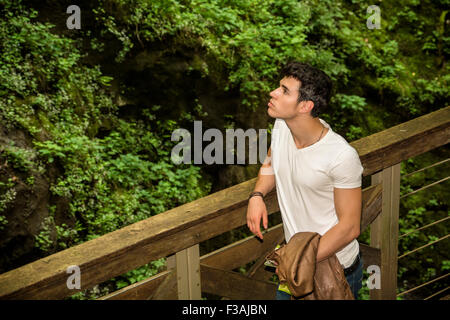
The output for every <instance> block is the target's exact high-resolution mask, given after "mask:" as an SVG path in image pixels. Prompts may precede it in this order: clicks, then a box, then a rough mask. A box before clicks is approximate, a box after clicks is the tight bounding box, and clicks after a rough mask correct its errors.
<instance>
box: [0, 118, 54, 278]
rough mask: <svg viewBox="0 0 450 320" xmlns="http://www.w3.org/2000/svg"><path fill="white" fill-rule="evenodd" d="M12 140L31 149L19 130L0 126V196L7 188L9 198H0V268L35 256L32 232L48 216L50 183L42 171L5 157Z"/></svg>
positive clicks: (8, 267)
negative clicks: (1, 219) (0, 204)
mask: <svg viewBox="0 0 450 320" xmlns="http://www.w3.org/2000/svg"><path fill="white" fill-rule="evenodd" d="M12 142H13V143H14V146H15V147H17V148H20V149H22V150H23V149H24V150H32V145H31V139H30V138H29V137H27V136H26V135H25V134H24V132H23V131H20V130H18V129H13V130H7V129H5V128H4V127H1V128H0V150H1V151H2V152H1V153H0V181H1V182H2V183H3V184H7V183H8V181H10V183H9V184H8V186H7V187H3V188H2V189H3V190H1V191H2V192H1V195H2V196H4V195H5V194H6V193H7V192H8V190H9V194H10V195H11V197H9V198H8V199H9V200H6V198H5V197H4V198H3V199H4V200H5V208H4V210H3V212H1V213H0V214H1V215H3V216H5V217H6V220H7V221H8V223H7V224H6V225H5V226H4V228H3V229H2V230H1V231H0V252H1V255H0V272H5V271H7V270H9V269H12V268H15V267H18V266H20V265H22V264H25V263H27V262H29V261H30V260H33V259H35V258H37V257H39V251H38V250H37V249H35V247H34V243H35V241H34V236H35V235H37V234H38V233H39V230H40V227H41V222H42V221H43V220H44V218H46V217H47V216H48V202H49V199H50V193H49V186H50V185H49V181H48V178H46V176H45V173H44V174H42V173H38V172H36V171H34V172H25V170H23V168H22V169H21V168H18V166H17V164H15V163H13V162H12V161H11V157H8V155H7V151H6V150H5V149H6V148H7V146H10V145H11V143H12ZM8 158H10V159H9V160H10V161H9V162H8ZM30 177H33V178H31V179H32V180H31V179H30ZM31 181H33V182H31ZM11 185H12V186H11ZM5 189H7V190H5Z"/></svg>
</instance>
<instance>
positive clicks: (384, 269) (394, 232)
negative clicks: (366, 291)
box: [370, 163, 400, 300]
mask: <svg viewBox="0 0 450 320" xmlns="http://www.w3.org/2000/svg"><path fill="white" fill-rule="evenodd" d="M372 183H374V184H379V183H382V188H383V202H382V212H381V214H380V215H379V216H378V217H377V218H376V219H375V220H374V222H373V223H372V225H371V227H370V245H371V246H372V247H375V248H379V249H380V250H381V265H380V272H381V274H380V277H381V288H380V289H372V290H370V298H371V299H374V300H375V299H376V300H378V299H383V300H387V299H389V300H395V299H396V297H397V268H398V264H397V256H398V219H399V209H400V207H399V204H400V163H398V164H396V165H394V166H392V167H389V168H387V169H383V171H381V172H379V173H377V174H375V175H373V176H372Z"/></svg>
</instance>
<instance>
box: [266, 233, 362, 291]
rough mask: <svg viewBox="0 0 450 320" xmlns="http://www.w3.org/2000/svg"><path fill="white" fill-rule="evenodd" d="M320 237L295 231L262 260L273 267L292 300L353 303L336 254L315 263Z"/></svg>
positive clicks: (316, 234)
mask: <svg viewBox="0 0 450 320" xmlns="http://www.w3.org/2000/svg"><path fill="white" fill-rule="evenodd" d="M319 241H320V234H318V233H317V232H298V233H296V234H295V235H293V236H292V237H291V239H290V240H289V242H288V243H287V244H286V245H284V246H282V247H281V248H279V249H277V250H274V251H272V252H271V253H269V254H268V255H267V257H266V259H267V260H271V261H272V262H273V263H274V264H275V265H276V266H277V274H278V278H279V280H280V283H286V284H287V286H288V288H289V291H290V292H291V294H292V298H291V299H293V300H298V299H304V300H354V297H353V293H352V291H351V289H350V285H349V284H348V282H347V279H346V278H345V274H344V269H343V268H342V266H341V264H340V263H339V260H338V259H337V257H336V254H333V255H332V256H331V257H329V258H327V259H325V260H322V261H320V262H319V263H316V256H317V248H318V246H319Z"/></svg>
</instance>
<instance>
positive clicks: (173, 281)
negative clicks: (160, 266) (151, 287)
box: [147, 269, 178, 300]
mask: <svg viewBox="0 0 450 320" xmlns="http://www.w3.org/2000/svg"><path fill="white" fill-rule="evenodd" d="M177 288H178V287H177V273H176V271H175V270H174V269H171V270H170V271H169V272H168V273H167V274H166V276H165V278H164V280H163V281H162V283H161V284H160V285H159V286H158V287H157V288H156V290H155V291H154V292H152V293H151V294H150V295H149V296H148V298H147V299H148V300H177V299H178V290H177Z"/></svg>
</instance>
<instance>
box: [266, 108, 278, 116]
mask: <svg viewBox="0 0 450 320" xmlns="http://www.w3.org/2000/svg"><path fill="white" fill-rule="evenodd" d="M267 114H268V115H269V117H271V118H276V116H275V113H274V112H273V110H272V109H271V108H270V107H268V108H267Z"/></svg>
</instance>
